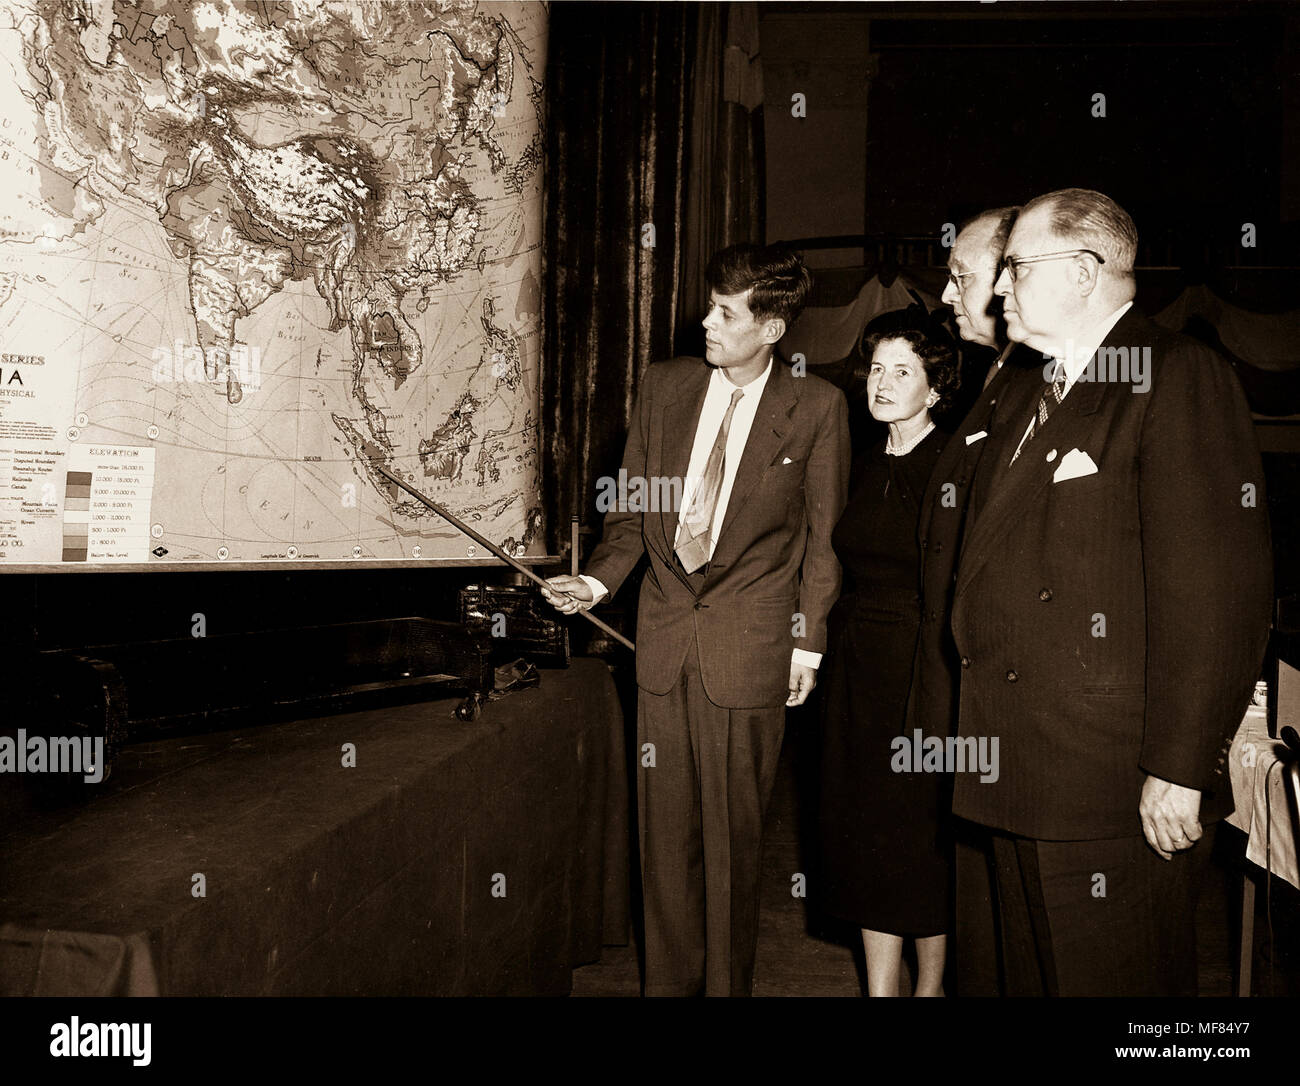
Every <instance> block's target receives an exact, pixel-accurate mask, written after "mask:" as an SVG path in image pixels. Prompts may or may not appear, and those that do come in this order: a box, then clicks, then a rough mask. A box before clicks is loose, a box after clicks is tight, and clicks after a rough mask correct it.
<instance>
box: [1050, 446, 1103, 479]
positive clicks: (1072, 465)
mask: <svg viewBox="0 0 1300 1086" xmlns="http://www.w3.org/2000/svg"><path fill="white" fill-rule="evenodd" d="M1096 474H1097V465H1096V464H1094V463H1093V462H1092V457H1091V456H1089V455H1088V454H1087V453H1086V452H1084V451H1083V450H1082V449H1071V450H1070V451H1069V452H1068V453H1066V454H1065V455H1064V456H1063V457H1061V462H1060V463H1059V464H1057V465H1056V471H1055V473H1054V474H1053V475H1052V482H1054V483H1063V482H1065V481H1066V480H1067V479H1081V478H1082V477H1083V476H1085V475H1096Z"/></svg>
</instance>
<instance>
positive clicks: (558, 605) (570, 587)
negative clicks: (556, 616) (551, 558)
mask: <svg viewBox="0 0 1300 1086" xmlns="http://www.w3.org/2000/svg"><path fill="white" fill-rule="evenodd" d="M546 583H547V584H548V585H550V586H551V587H550V588H543V589H542V596H543V597H544V598H545V599H546V602H547V603H549V604H550V605H551V606H552V607H554V608H555V609H556V610H557V611H563V612H564V613H565V614H566V615H571V614H573V613H574V612H575V611H585V610H586V609H587V608H588V607H590V606H591V604H592V603H593V602H594V601H595V598H596V597H595V596H594V595H593V594H592V591H591V587H590V586H589V585H588V584H587V582H586V581H584V580H583V579H582V578H581V577H569V576H567V575H566V576H563V577H547V578H546Z"/></svg>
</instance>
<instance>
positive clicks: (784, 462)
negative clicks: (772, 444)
mask: <svg viewBox="0 0 1300 1086" xmlns="http://www.w3.org/2000/svg"><path fill="white" fill-rule="evenodd" d="M793 463H794V461H793V460H791V459H790V458H789V457H788V456H787V457H786V458H785V459H783V460H782V461H781V464H782V465H783V466H784V465H785V464H793Z"/></svg>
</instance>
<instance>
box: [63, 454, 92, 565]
mask: <svg viewBox="0 0 1300 1086" xmlns="http://www.w3.org/2000/svg"><path fill="white" fill-rule="evenodd" d="M93 478H94V476H93V475H92V474H91V473H90V472H88V471H70V472H68V482H67V489H66V491H65V492H64V498H63V560H64V561H65V562H84V561H85V560H86V549H87V542H88V540H89V537H90V482H91V479H93Z"/></svg>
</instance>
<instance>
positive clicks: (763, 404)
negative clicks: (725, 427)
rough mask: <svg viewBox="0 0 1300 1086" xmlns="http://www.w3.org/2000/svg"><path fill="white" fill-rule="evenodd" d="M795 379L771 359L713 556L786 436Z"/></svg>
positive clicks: (795, 399)
mask: <svg viewBox="0 0 1300 1086" xmlns="http://www.w3.org/2000/svg"><path fill="white" fill-rule="evenodd" d="M795 380H796V378H794V377H792V376H791V375H790V371H789V370H787V369H786V367H785V365H784V364H783V363H782V362H781V361H780V360H779V359H777V358H775V357H773V359H772V373H771V374H770V375H769V377H768V379H767V385H766V387H764V389H763V397H762V399H760V400H759V401H758V410H757V412H755V414H754V423H753V425H752V426H751V427H750V428H749V439H748V440H747V441H746V442H745V452H744V454H743V455H742V456H741V458H740V466H739V467H738V468H737V469H736V478H735V481H734V482H733V483H732V484H731V496H730V497H729V498H728V499H727V514H726V517H725V518H724V519H723V522H722V526H721V528H719V530H718V538H717V541H716V543H715V544H714V553H715V554H716V553H717V548H718V547H719V546H720V545H721V544H722V540H723V539H724V538H725V537H726V534H727V530H728V529H729V528H730V527H731V526H732V525H733V524H734V523H735V522H736V519H737V518H738V517H739V516H740V513H741V511H742V510H743V509H744V508H745V503H746V500H747V499H748V497H749V494H750V491H752V490H753V489H754V487H755V486H756V485H757V484H758V481H759V479H761V478H762V477H763V473H764V472H765V471H766V470H767V468H768V466H769V465H770V464H771V463H772V460H773V458H775V456H776V454H777V453H778V452H779V451H780V450H781V445H782V443H783V442H784V441H785V437H786V434H787V433H789V431H790V414H791V412H793V411H794V406H795V404H796V403H798V402H799V397H798V395H797V394H796V392H795Z"/></svg>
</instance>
